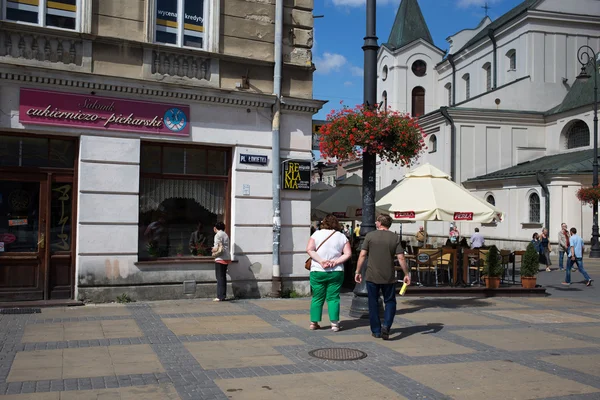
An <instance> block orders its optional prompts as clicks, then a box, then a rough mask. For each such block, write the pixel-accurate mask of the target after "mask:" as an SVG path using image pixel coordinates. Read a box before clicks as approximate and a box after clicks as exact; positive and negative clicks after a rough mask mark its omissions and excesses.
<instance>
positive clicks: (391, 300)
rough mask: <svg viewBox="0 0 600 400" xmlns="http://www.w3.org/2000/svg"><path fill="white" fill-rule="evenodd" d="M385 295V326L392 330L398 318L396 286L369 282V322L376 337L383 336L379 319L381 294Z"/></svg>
mask: <svg viewBox="0 0 600 400" xmlns="http://www.w3.org/2000/svg"><path fill="white" fill-rule="evenodd" d="M380 292H381V293H382V294H383V303H384V304H385V312H384V314H383V326H385V327H386V328H388V329H390V328H391V327H392V324H393V323H394V317H395V316H396V284H395V283H387V284H379V283H373V282H368V281H367V293H368V295H369V322H370V323H371V332H373V333H374V334H375V335H380V334H381V319H380V318H379V293H380Z"/></svg>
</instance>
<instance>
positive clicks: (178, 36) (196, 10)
mask: <svg viewBox="0 0 600 400" xmlns="http://www.w3.org/2000/svg"><path fill="white" fill-rule="evenodd" d="M209 2H210V0H157V1H156V15H155V26H156V32H155V41H156V42H157V43H165V44H172V45H176V46H179V47H195V48H199V49H205V48H206V39H205V32H206V23H205V22H206V16H207V15H208V4H209Z"/></svg>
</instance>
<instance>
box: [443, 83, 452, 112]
mask: <svg viewBox="0 0 600 400" xmlns="http://www.w3.org/2000/svg"><path fill="white" fill-rule="evenodd" d="M444 87H445V88H446V90H447V91H448V107H450V106H451V105H452V84H451V83H446V85H445V86H444Z"/></svg>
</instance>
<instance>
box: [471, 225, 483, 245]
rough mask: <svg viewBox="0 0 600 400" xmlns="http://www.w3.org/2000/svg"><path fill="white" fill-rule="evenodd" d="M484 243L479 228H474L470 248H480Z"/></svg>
mask: <svg viewBox="0 0 600 400" xmlns="http://www.w3.org/2000/svg"><path fill="white" fill-rule="evenodd" d="M484 244H485V239H484V238H483V235H482V234H481V233H479V228H475V233H474V234H473V236H471V248H472V249H480V248H482V247H483V245H484Z"/></svg>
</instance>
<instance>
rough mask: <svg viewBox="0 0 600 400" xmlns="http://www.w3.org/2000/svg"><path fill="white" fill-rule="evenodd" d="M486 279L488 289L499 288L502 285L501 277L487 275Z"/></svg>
mask: <svg viewBox="0 0 600 400" xmlns="http://www.w3.org/2000/svg"><path fill="white" fill-rule="evenodd" d="M483 279H484V280H485V287H486V288H488V289H498V288H499V287H500V277H498V276H492V277H491V278H490V277H488V276H486V277H485V278H483Z"/></svg>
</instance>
